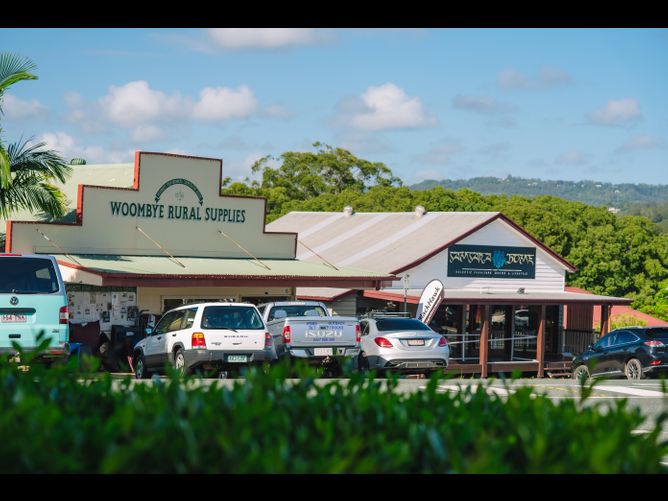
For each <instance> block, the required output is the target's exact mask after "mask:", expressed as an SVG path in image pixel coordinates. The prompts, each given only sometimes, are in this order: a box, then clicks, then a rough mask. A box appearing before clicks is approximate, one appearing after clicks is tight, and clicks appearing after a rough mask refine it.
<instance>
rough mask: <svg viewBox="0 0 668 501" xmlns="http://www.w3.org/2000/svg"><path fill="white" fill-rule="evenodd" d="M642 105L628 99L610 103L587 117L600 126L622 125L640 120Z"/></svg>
mask: <svg viewBox="0 0 668 501" xmlns="http://www.w3.org/2000/svg"><path fill="white" fill-rule="evenodd" d="M641 116H642V114H641V113H640V103H639V102H638V100H637V99H633V98H626V99H619V100H616V101H608V104H606V105H605V106H604V107H603V108H599V109H597V110H594V111H592V112H591V113H589V115H588V116H587V117H588V118H589V120H590V121H591V122H593V123H595V124H598V125H621V124H624V123H628V122H632V121H633V120H636V119H638V118H640V117H641Z"/></svg>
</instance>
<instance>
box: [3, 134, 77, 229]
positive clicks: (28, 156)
mask: <svg viewBox="0 0 668 501" xmlns="http://www.w3.org/2000/svg"><path fill="white" fill-rule="evenodd" d="M44 145H45V143H37V144H34V145H28V144H27V143H25V142H24V143H12V144H10V145H9V146H8V148H7V158H8V159H9V165H10V173H11V183H10V185H9V186H8V187H7V188H0V217H2V218H4V219H7V218H8V217H9V215H10V214H11V213H12V212H15V211H17V210H20V209H26V210H29V211H31V212H42V213H44V214H45V215H47V216H50V217H61V216H63V215H65V213H66V212H67V201H66V200H65V195H64V194H63V192H62V191H60V190H59V189H58V188H57V187H56V186H55V185H54V184H52V183H51V181H52V180H55V179H57V180H59V181H60V182H65V180H66V178H67V176H68V175H69V174H70V172H71V167H70V166H68V165H67V164H65V163H64V162H63V159H62V158H61V157H60V156H59V155H58V154H57V153H56V152H55V151H52V150H43V149H40V148H42V147H43V146H44Z"/></svg>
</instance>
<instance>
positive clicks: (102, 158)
mask: <svg viewBox="0 0 668 501" xmlns="http://www.w3.org/2000/svg"><path fill="white" fill-rule="evenodd" d="M42 141H43V142H45V143H46V148H47V149H51V150H56V151H57V152H59V153H60V154H61V156H62V157H63V158H64V159H65V161H68V162H69V160H70V159H71V158H84V159H85V160H86V163H89V164H96V163H123V162H131V161H132V160H133V158H134V153H135V150H134V149H130V148H122V147H121V148H114V149H111V150H105V149H104V148H102V147H101V146H83V145H80V144H78V143H77V141H76V140H75V139H74V138H73V137H72V136H71V135H69V134H67V133H66V132H45V133H44V134H42V135H41V136H40V137H39V142H42Z"/></svg>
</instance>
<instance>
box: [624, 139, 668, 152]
mask: <svg viewBox="0 0 668 501" xmlns="http://www.w3.org/2000/svg"><path fill="white" fill-rule="evenodd" d="M664 146H665V142H664V141H663V140H661V139H659V138H656V137H652V136H636V137H634V138H631V139H629V140H628V141H627V142H625V143H624V144H623V145H621V146H620V147H619V148H617V150H616V152H617V153H628V152H631V151H638V150H652V149H655V148H663V147H664Z"/></svg>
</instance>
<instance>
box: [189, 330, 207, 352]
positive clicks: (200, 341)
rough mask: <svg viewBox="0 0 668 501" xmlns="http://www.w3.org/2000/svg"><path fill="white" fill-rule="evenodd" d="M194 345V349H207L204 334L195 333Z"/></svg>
mask: <svg viewBox="0 0 668 501" xmlns="http://www.w3.org/2000/svg"><path fill="white" fill-rule="evenodd" d="M192 345H193V348H206V339H204V333H203V332H193V336H192Z"/></svg>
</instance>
